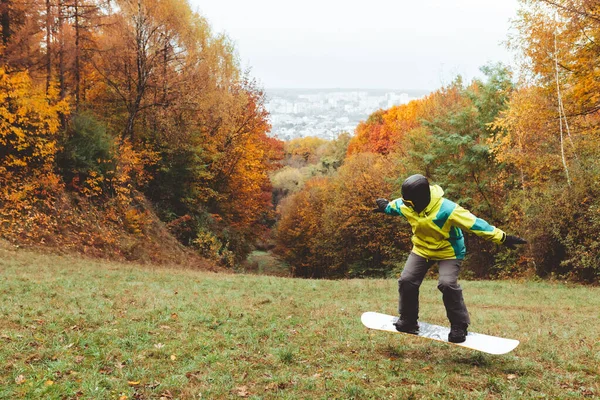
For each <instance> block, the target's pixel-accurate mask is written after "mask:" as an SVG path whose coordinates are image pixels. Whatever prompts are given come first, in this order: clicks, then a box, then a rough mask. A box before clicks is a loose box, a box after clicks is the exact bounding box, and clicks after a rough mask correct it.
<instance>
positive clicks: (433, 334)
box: [360, 312, 519, 354]
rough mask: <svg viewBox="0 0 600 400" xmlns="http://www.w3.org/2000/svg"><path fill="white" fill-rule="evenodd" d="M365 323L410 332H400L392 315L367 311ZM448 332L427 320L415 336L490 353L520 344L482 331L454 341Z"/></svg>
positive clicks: (371, 326)
mask: <svg viewBox="0 0 600 400" xmlns="http://www.w3.org/2000/svg"><path fill="white" fill-rule="evenodd" d="M360 320H361V321H362V323H363V325H364V326H366V327H367V328H369V329H377V330H380V331H388V332H395V333H402V334H404V335H408V333H404V332H398V331H397V330H396V327H395V326H394V322H396V321H397V320H398V317H394V316H392V315H387V314H380V313H376V312H366V313H364V314H363V315H362V316H361V317H360ZM448 333H450V328H447V327H444V326H439V325H432V324H428V323H426V322H419V334H418V335H413V336H420V337H424V338H427V339H433V340H437V341H440V342H445V343H450V344H454V345H457V346H462V347H466V348H469V349H473V350H478V351H482V352H484V353H488V354H506V353H508V352H510V351H512V350H514V349H515V347H517V346H518V345H519V341H518V340H514V339H505V338H501V337H496V336H489V335H484V334H481V333H474V332H468V333H467V339H466V340H465V341H464V342H462V343H452V342H449V341H448Z"/></svg>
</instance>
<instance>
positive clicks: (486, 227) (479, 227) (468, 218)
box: [450, 205, 506, 244]
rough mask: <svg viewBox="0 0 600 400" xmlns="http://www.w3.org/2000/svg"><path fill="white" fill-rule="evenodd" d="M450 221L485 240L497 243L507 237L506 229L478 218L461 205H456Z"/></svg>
mask: <svg viewBox="0 0 600 400" xmlns="http://www.w3.org/2000/svg"><path fill="white" fill-rule="evenodd" d="M450 222H451V223H452V224H453V225H455V226H458V227H459V228H461V229H463V230H465V231H467V232H471V233H474V234H476V235H477V236H480V237H482V238H484V239H485V240H489V241H491V242H494V243H497V244H501V243H503V242H504V239H506V233H504V231H502V230H501V229H498V228H496V227H495V226H492V225H490V224H488V223H487V222H486V221H484V220H483V219H481V218H477V217H476V216H475V215H473V214H471V213H470V212H469V211H468V210H466V209H464V208H462V207H461V206H459V205H456V208H455V209H454V211H452V214H451V215H450Z"/></svg>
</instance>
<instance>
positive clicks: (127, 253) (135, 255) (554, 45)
mask: <svg viewBox="0 0 600 400" xmlns="http://www.w3.org/2000/svg"><path fill="white" fill-rule="evenodd" d="M599 21H600V6H598V5H597V4H596V3H595V2H592V1H588V0H555V1H550V0H522V1H521V8H520V11H519V14H518V17H517V19H516V20H515V21H513V24H514V27H515V32H516V33H515V34H514V35H513V37H510V38H509V45H510V46H511V47H512V48H513V49H514V50H515V51H516V52H517V53H518V54H519V55H520V60H519V61H520V68H521V69H520V70H519V71H517V72H518V74H517V75H518V79H517V78H515V77H514V76H513V74H512V72H511V71H510V69H508V68H507V67H505V66H502V65H497V64H490V65H487V66H485V67H483V68H482V71H483V73H484V75H485V78H481V79H474V80H472V81H471V82H465V81H464V80H463V79H462V78H461V77H457V78H456V79H455V80H454V81H453V82H452V83H451V84H449V85H446V86H444V87H442V88H440V89H439V90H437V91H435V92H433V93H431V94H430V95H428V96H427V97H425V98H422V99H419V100H416V101H412V102H411V103H409V104H407V105H402V106H397V107H392V108H390V109H387V110H379V111H377V112H375V113H373V114H372V115H371V116H370V117H369V118H368V120H366V121H364V122H362V123H360V124H359V126H358V127H357V128H356V130H355V132H354V133H353V135H350V134H342V135H340V137H339V138H338V139H336V140H334V141H323V140H320V139H315V138H307V139H297V140H292V141H289V142H285V143H283V142H281V141H279V140H277V139H275V138H272V137H269V136H268V133H269V130H270V126H269V122H268V113H267V112H266V110H265V107H264V93H263V90H262V89H261V88H260V87H258V86H257V84H256V83H255V82H254V81H253V79H252V77H251V76H250V75H249V74H248V73H246V72H244V71H242V70H241V68H240V66H239V61H238V59H237V56H236V53H235V48H234V47H233V45H232V43H231V42H230V41H229V40H228V38H227V37H226V36H224V35H220V34H214V33H213V32H212V31H211V29H210V25H209V23H208V22H207V21H206V20H205V19H204V18H203V17H202V16H200V15H198V14H197V13H194V12H192V10H191V9H190V6H189V4H188V3H187V2H186V1H185V0H160V1H158V0H137V1H131V0H112V1H109V0H107V1H98V0H32V1H28V2H25V1H23V0H2V1H1V2H0V32H1V39H0V98H1V100H0V116H1V118H0V218H1V221H0V224H1V225H0V230H1V231H0V236H1V237H2V238H3V239H5V240H8V241H10V242H11V243H14V244H18V245H36V246H39V245H40V244H41V245H43V246H47V247H50V248H55V249H61V250H66V251H75V252H83V253H87V254H91V255H95V256H101V257H110V258H122V259H130V260H136V261H149V262H179V263H186V264H190V263H196V262H198V263H200V261H197V260H196V259H195V258H193V257H192V256H193V255H198V256H200V257H202V258H205V259H208V260H210V262H211V263H216V264H219V265H221V266H223V267H226V268H236V267H237V266H239V265H240V264H241V263H242V262H243V261H244V259H245V257H246V256H247V254H249V252H250V251H251V250H252V249H253V248H254V247H255V246H257V245H258V246H265V247H272V246H274V251H275V253H276V254H278V255H279V256H280V257H281V258H282V259H283V260H284V261H285V262H286V263H288V264H289V265H290V266H291V269H292V273H293V274H294V275H295V276H300V277H319V278H321V277H330V278H340V277H365V276H389V275H395V274H397V272H398V271H399V269H400V268H401V267H402V264H403V260H404V258H405V257H406V256H407V254H408V252H409V251H410V240H409V239H410V237H409V236H410V232H409V228H408V225H406V224H404V223H403V222H402V221H401V219H394V218H382V216H381V215H376V214H372V213H371V211H370V210H371V209H372V208H373V207H374V200H375V199H376V198H378V197H387V198H390V199H391V198H394V197H399V196H400V193H399V188H400V184H401V182H402V181H403V180H404V178H405V177H407V176H408V175H410V174H413V173H422V174H425V175H427V176H428V177H429V178H430V179H431V180H432V181H433V182H434V183H437V184H440V185H441V186H442V187H443V188H444V190H445V191H446V196H447V197H449V198H451V199H452V200H454V201H457V202H459V203H460V204H462V205H463V206H464V207H466V208H468V209H469V210H471V211H472V212H473V213H475V214H476V215H478V216H479V217H481V218H484V219H486V220H487V221H489V222H490V223H492V224H494V225H496V226H498V227H500V228H502V229H504V230H506V231H507V232H509V233H510V234H518V235H520V236H522V237H525V238H526V239H527V240H528V241H529V243H530V244H529V245H527V246H526V247H525V249H524V250H522V251H520V252H512V251H508V250H506V249H502V248H499V247H498V246H496V245H493V244H490V243H487V242H482V241H480V240H479V239H478V238H476V237H472V236H468V237H467V241H468V242H467V246H468V249H469V256H468V258H467V260H466V262H465V267H466V273H467V274H469V275H470V276H471V277H476V278H479V277H485V278H503V277H515V276H527V277H531V276H540V277H549V276H550V277H559V278H561V279H571V280H577V281H584V282H597V281H598V280H599V279H600V266H599V264H600V240H599V239H598V233H599V232H600V217H599V216H598V209H599V206H600V200H598V196H597V192H598V180H599V176H600V166H599V165H598V163H599V161H598V160H599V155H600V154H598V153H599V152H600V147H599V146H598V143H599V142H598V133H599V130H598V126H599V122H600V117H599V115H598V112H599V111H600V106H599V104H600V101H599V98H598V93H600V90H599V89H600V72H598V71H600V69H599V68H598V63H599V62H600V46H599V45H598V44H597V43H598V40H600V22H599ZM275 207H277V208H276V209H275ZM190 257H192V259H190Z"/></svg>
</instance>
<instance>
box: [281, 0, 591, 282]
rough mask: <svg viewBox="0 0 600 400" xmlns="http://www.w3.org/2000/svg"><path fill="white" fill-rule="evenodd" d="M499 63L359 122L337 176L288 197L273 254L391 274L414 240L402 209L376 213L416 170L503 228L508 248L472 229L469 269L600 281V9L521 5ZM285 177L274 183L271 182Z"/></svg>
mask: <svg viewBox="0 0 600 400" xmlns="http://www.w3.org/2000/svg"><path fill="white" fill-rule="evenodd" d="M513 24H514V28H515V31H516V33H515V34H514V35H513V37H511V38H509V46H511V48H512V49H514V50H516V51H517V52H518V54H520V68H521V70H520V71H518V72H519V79H515V78H514V77H513V74H512V72H511V71H510V69H508V68H507V67H505V66H502V65H498V64H490V65H487V66H485V67H483V68H482V72H483V73H484V75H485V78H484V79H474V80H472V81H471V82H464V80H463V79H462V78H461V77H460V76H459V77H457V78H456V79H455V80H454V81H453V82H452V83H451V84H449V85H447V86H444V87H442V88H440V89H439V90H437V91H435V92H434V93H431V94H430V95H428V96H427V97H425V98H422V99H419V100H416V101H412V102H411V103H409V104H407V105H401V106H397V107H392V108H390V109H387V110H379V111H377V112H375V113H373V114H372V115H371V116H370V117H369V118H368V120H367V121H364V122H362V123H361V124H359V126H358V127H357V129H356V131H355V134H354V136H353V137H352V138H351V139H350V141H349V143H348V144H347V146H348V147H347V155H346V157H345V158H344V159H343V163H339V164H340V165H338V166H337V167H336V168H337V171H336V172H335V173H334V174H331V175H329V176H321V177H317V178H313V179H310V180H308V181H306V182H305V183H304V184H303V185H302V188H301V189H300V190H297V191H296V192H295V193H294V194H293V195H292V196H288V197H287V198H285V199H284V200H283V201H282V202H281V204H280V206H279V207H280V214H281V219H280V221H279V223H278V226H277V231H276V241H277V248H276V251H277V252H278V254H280V256H281V257H282V258H283V259H284V260H285V261H286V262H287V263H289V264H290V265H291V266H292V268H293V272H294V274H295V275H297V276H304V277H341V276H345V277H348V276H350V277H362V276H389V275H396V274H398V272H399V271H400V269H401V268H402V265H403V261H404V259H405V258H406V256H407V254H408V252H409V251H410V248H411V243H410V228H409V226H408V224H406V223H405V222H402V221H401V219H400V218H391V217H382V216H381V215H378V214H373V213H371V209H372V208H373V207H375V202H374V201H375V199H376V198H378V197H387V198H389V199H391V198H397V197H400V186H401V183H402V181H403V180H404V179H405V178H406V177H408V176H409V175H411V174H414V173H421V174H424V175H426V176H428V177H429V178H430V180H431V181H433V182H434V183H436V184H439V185H441V186H442V188H444V190H445V195H446V197H448V198H450V199H452V200H454V201H456V202H458V203H460V204H461V205H463V206H464V207H465V208H467V209H469V210H470V211H472V212H473V213H474V214H476V215H477V216H479V217H481V218H484V219H486V220H487V221H489V222H490V223H491V224H493V225H496V226H498V227H500V228H502V229H503V230H505V231H507V232H509V234H518V235H519V236H522V237H524V238H526V239H527V240H528V241H529V245H527V246H525V248H524V250H523V251H519V252H514V251H510V250H507V249H504V248H501V247H500V246H497V245H494V244H491V243H488V242H484V241H482V240H480V239H479V238H477V237H474V236H473V235H467V238H466V240H467V247H468V250H469V251H468V256H467V259H466V260H465V264H464V267H465V269H466V271H465V273H466V275H467V276H471V277H474V278H503V277H533V276H538V277H555V278H560V279H571V280H576V281H584V282H597V281H598V280H599V279H600V240H599V239H598V234H599V232H600V217H599V212H598V211H599V206H600V200H599V199H598V191H599V189H598V183H599V177H600V165H599V162H600V154H599V153H600V146H599V143H600V142H599V136H598V135H599V132H600V131H599V122H600V116H599V114H598V111H599V110H600V106H599V104H600V102H599V100H600V99H599V96H598V93H600V90H599V89H600V72H599V71H600V69H599V68H598V66H599V63H600V46H599V45H598V43H600V5H598V3H597V2H593V1H585V0H561V1H559V0H556V1H549V0H524V1H521V8H520V11H519V14H518V18H517V19H516V20H515V21H513ZM276 186H277V185H276Z"/></svg>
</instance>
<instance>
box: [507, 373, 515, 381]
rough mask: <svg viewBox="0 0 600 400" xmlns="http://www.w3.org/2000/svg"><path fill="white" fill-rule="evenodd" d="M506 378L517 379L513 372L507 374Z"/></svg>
mask: <svg viewBox="0 0 600 400" xmlns="http://www.w3.org/2000/svg"><path fill="white" fill-rule="evenodd" d="M507 378H508V380H510V381H512V380H513V379H517V376H516V375H515V374H509V375H508V376H507Z"/></svg>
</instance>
